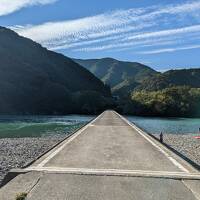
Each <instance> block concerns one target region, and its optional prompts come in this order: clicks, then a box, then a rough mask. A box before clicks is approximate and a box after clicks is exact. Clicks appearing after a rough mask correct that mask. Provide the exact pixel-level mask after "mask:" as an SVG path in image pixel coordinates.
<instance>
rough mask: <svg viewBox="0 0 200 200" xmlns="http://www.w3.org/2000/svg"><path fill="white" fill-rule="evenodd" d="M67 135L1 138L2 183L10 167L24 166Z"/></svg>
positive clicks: (0, 177) (0, 171)
mask: <svg viewBox="0 0 200 200" xmlns="http://www.w3.org/2000/svg"><path fill="white" fill-rule="evenodd" d="M65 137H66V135H54V136H45V137H40V138H3V139H0V183H1V181H2V180H3V178H4V176H5V175H6V173H7V172H8V171H9V170H10V169H12V168H20V167H23V166H24V165H26V164H28V163H29V162H31V161H32V160H34V159H36V158H37V157H38V156H39V155H41V154H42V153H44V152H46V151H47V150H48V149H50V148H51V147H52V146H53V145H55V144H56V143H58V142H59V141H61V140H62V139H64V138H65Z"/></svg>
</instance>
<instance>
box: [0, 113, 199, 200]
mask: <svg viewBox="0 0 200 200" xmlns="http://www.w3.org/2000/svg"><path fill="white" fill-rule="evenodd" d="M24 171H27V173H26V174H23V175H19V176H17V177H16V178H15V179H13V180H12V181H11V182H9V183H8V184H7V185H5V186H4V187H3V188H2V189H1V190H0V199H2V200H10V199H14V194H16V193H19V192H27V193H28V197H27V199H28V200H29V199H31V200H51V199H52V200H56V199H58V200H64V199H67V200H75V199H80V200H86V199H87V200H93V199H95V200H100V199H101V200H105V199H106V200H112V199H115V200H118V199H119V200H122V199H123V200H129V199H130V200H133V199H136V200H138V199H140V200H146V199H154V200H161V199H162V200H165V199H166V200H168V199H169V200H170V199H171V200H174V199H175V200H176V199H177V200H178V199H180V200H181V199H185V200H196V199H200V195H199V194H200V187H199V184H200V181H199V179H200V174H199V172H197V171H196V170H195V169H193V168H192V167H191V166H190V165H189V164H188V163H186V162H184V161H183V160H182V159H180V158H179V157H177V156H176V155H174V154H173V153H172V152H170V151H169V150H167V149H166V148H165V147H163V146H162V145H161V144H159V143H158V142H156V141H154V140H153V139H152V138H151V137H149V136H148V135H147V134H145V133H144V132H142V131H141V130H139V129H138V128H137V127H135V126H134V125H132V124H130V123H129V122H128V121H127V120H125V119H124V118H123V117H121V116H120V115H118V114H117V113H115V112H113V111H106V112H104V113H103V114H101V115H100V116H99V117H98V118H97V119H95V120H93V121H92V122H91V123H89V124H88V125H87V126H85V127H84V128H82V129H81V130H79V131H78V132H77V133H75V134H74V135H73V136H71V137H70V138H68V139H67V140H65V141H64V142H62V143H61V144H60V145H58V146H57V147H56V148H54V149H53V150H51V151H50V152H48V153H47V154H46V155H44V156H42V157H41V158H40V159H39V160H37V161H36V162H35V163H33V164H32V165H31V166H30V167H28V168H26V169H24ZM31 177H32V178H31ZM11 190H12V191H11Z"/></svg>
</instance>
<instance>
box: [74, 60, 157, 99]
mask: <svg viewBox="0 0 200 200" xmlns="http://www.w3.org/2000/svg"><path fill="white" fill-rule="evenodd" d="M74 61H75V62H77V63H79V64H80V65H82V66H84V67H85V68H86V69H88V70H90V71H91V72H92V73H93V74H94V75H95V76H97V77H98V78H100V79H101V80H102V81H103V82H104V83H105V84H107V85H109V86H111V89H112V92H113V93H114V94H120V95H122V94H127V92H128V93H129V92H130V91H131V90H133V89H134V88H135V87H136V86H137V85H139V84H141V83H142V82H143V80H144V79H145V78H147V77H151V76H153V75H155V74H157V72H156V71H155V70H153V69H151V68H150V67H148V66H146V65H143V64H140V63H137V62H124V61H119V60H116V59H113V58H102V59H89V60H81V59H74Z"/></svg>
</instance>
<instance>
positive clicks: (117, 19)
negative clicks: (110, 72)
mask: <svg viewBox="0 0 200 200" xmlns="http://www.w3.org/2000/svg"><path fill="white" fill-rule="evenodd" d="M0 25H2V26H6V27H9V28H11V29H13V30H15V31H16V32H18V33H19V34H20V35H23V36H25V37H28V38H31V39H33V40H34V41H37V42H39V43H41V44H42V45H43V46H45V47H47V48H48V49H51V50H54V51H57V52H61V53H63V54H65V55H67V56H69V57H75V58H101V57H113V58H116V59H119V60H129V61H137V62H141V63H144V64H147V65H149V66H151V67H153V68H155V69H157V70H160V71H164V70H167V69H171V68H173V69H174V68H188V67H200V58H199V57H200V56H199V55H200V0H192V1H184V0H153V1H151V0H117V1H116V0H101V1H97V0H96V1H95V0H84V1H83V0H12V1H8V0H0Z"/></svg>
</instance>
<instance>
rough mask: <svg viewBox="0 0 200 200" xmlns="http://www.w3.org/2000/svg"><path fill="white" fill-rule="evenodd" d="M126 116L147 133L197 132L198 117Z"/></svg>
mask: <svg viewBox="0 0 200 200" xmlns="http://www.w3.org/2000/svg"><path fill="white" fill-rule="evenodd" d="M127 118H128V119H129V120H130V121H131V122H133V123H135V124H136V125H138V126H139V127H141V128H142V129H143V130H145V131H147V132H149V133H160V132H161V131H162V132H163V133H171V134H190V133H192V134H199V128H200V119H199V118H157V117H135V116H127Z"/></svg>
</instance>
